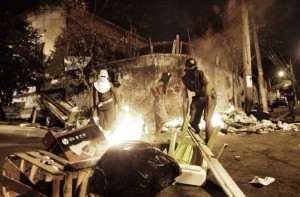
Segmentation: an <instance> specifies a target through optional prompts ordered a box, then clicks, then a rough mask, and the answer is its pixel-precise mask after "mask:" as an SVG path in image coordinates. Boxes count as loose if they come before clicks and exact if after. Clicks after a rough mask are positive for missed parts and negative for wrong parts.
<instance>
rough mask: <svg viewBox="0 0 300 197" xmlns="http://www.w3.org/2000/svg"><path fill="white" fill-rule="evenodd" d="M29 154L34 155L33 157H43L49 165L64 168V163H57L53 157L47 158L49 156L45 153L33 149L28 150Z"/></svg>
mask: <svg viewBox="0 0 300 197" xmlns="http://www.w3.org/2000/svg"><path fill="white" fill-rule="evenodd" d="M26 153H27V154H28V155H31V156H33V157H36V158H38V159H41V160H42V161H43V162H44V161H46V162H47V164H49V165H53V166H55V167H57V168H58V169H59V170H62V171H63V170H64V166H63V165H61V164H59V163H56V162H55V161H54V160H53V159H51V158H50V159H48V158H46V157H48V156H44V155H41V154H40V153H39V152H32V151H30V152H26Z"/></svg>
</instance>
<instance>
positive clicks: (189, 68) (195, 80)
mask: <svg viewBox="0 0 300 197" xmlns="http://www.w3.org/2000/svg"><path fill="white" fill-rule="evenodd" d="M180 84H181V89H182V96H183V103H182V104H183V105H182V107H183V117H184V118H185V117H186V116H187V115H188V111H189V115H190V125H191V127H192V128H193V129H194V130H195V133H199V132H200V128H199V123H200V120H201V116H202V113H203V112H204V120H205V123H206V128H205V136H206V138H205V141H206V142H208V140H209V138H210V137H211V135H212V132H213V129H212V125H211V118H212V115H213V111H214V108H215V105H216V92H215V90H214V89H213V88H212V85H211V82H210V80H209V78H208V76H207V75H205V74H204V72H203V71H202V70H199V69H198V66H197V62H196V60H195V59H193V58H189V59H187V60H186V62H185V74H184V75H183V77H182V78H181V83H180ZM189 91H190V92H193V93H194V94H195V95H194V96H193V97H192V101H191V104H190V105H189V106H188V100H189V99H188V98H189V97H188V92H189Z"/></svg>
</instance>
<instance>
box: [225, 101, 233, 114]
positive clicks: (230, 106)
mask: <svg viewBox="0 0 300 197" xmlns="http://www.w3.org/2000/svg"><path fill="white" fill-rule="evenodd" d="M234 109H235V108H234V105H233V104H232V103H229V105H228V108H227V110H226V113H231V112H233V111H234Z"/></svg>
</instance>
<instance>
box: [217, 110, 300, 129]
mask: <svg viewBox="0 0 300 197" xmlns="http://www.w3.org/2000/svg"><path fill="white" fill-rule="evenodd" d="M221 119H222V121H223V122H224V124H225V125H224V127H223V128H222V129H221V130H220V131H221V132H222V133H224V134H233V133H234V134H238V133H259V134H261V133H268V132H269V131H298V129H299V127H298V126H297V125H296V124H288V123H282V122H281V121H278V122H272V121H271V120H267V119H262V120H261V121H259V120H258V119H257V118H256V117H255V116H254V115H252V114H251V115H249V116H248V115H247V114H246V113H245V112H244V111H242V110H240V109H235V110H233V111H232V112H230V113H224V114H222V117H221Z"/></svg>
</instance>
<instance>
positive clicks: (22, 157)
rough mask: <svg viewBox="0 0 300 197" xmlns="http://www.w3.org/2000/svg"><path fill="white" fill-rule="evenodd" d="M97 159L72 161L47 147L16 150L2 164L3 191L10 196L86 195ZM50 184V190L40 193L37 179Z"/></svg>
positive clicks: (1, 181)
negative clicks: (27, 150) (33, 149)
mask: <svg viewBox="0 0 300 197" xmlns="http://www.w3.org/2000/svg"><path fill="white" fill-rule="evenodd" d="M97 161H98V159H90V160H85V161H80V162H76V163H71V162H69V161H67V160H65V159H63V158H61V157H59V156H57V155H54V154H52V153H50V152H47V151H31V152H17V153H13V154H11V155H9V156H8V157H7V158H6V161H5V163H4V165H3V169H2V175H1V176H0V184H1V186H2V195H3V196H5V197H10V196H16V195H17V196H37V197H39V196H52V197H59V196H64V197H71V196H80V197H81V196H85V195H86V190H87V185H88V180H89V177H90V176H91V175H92V174H93V170H92V167H93V166H94V165H95V164H96V162H97ZM41 181H42V182H43V183H45V184H50V185H51V192H49V193H51V194H48V193H47V194H46V195H45V194H43V193H42V191H40V190H39V187H38V183H40V182H41Z"/></svg>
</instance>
